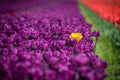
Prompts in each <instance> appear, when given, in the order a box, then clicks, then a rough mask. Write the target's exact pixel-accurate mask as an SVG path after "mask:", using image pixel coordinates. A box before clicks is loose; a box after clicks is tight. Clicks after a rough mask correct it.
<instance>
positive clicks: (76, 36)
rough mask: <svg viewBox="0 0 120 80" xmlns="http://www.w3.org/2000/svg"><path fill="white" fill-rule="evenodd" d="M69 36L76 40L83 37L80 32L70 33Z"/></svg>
mask: <svg viewBox="0 0 120 80" xmlns="http://www.w3.org/2000/svg"><path fill="white" fill-rule="evenodd" d="M69 37H70V38H71V39H76V40H77V41H78V42H79V41H80V40H81V39H82V38H83V36H82V34H81V33H71V35H70V36H69Z"/></svg>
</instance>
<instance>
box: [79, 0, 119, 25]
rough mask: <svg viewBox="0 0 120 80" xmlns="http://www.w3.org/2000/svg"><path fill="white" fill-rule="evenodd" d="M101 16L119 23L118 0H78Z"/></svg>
mask: <svg viewBox="0 0 120 80" xmlns="http://www.w3.org/2000/svg"><path fill="white" fill-rule="evenodd" d="M80 1H82V2H83V3H84V4H86V5H87V6H88V7H89V8H90V9H92V10H93V11H95V12H96V13H97V14H99V16H101V17H102V18H104V19H106V20H108V21H111V22H113V23H117V24H120V0H80Z"/></svg>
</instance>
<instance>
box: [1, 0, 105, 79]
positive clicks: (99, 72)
mask: <svg viewBox="0 0 120 80" xmlns="http://www.w3.org/2000/svg"><path fill="white" fill-rule="evenodd" d="M41 3H42V2H41ZM91 27H92V25H91V24H88V23H87V22H86V21H85V18H84V17H83V15H82V14H81V12H80V9H79V7H78V4H77V0H56V1H54V3H52V4H50V5H44V6H40V5H39V6H37V7H34V8H31V9H28V10H27V9H26V10H20V11H14V12H12V13H11V12H9V13H8V12H7V13H4V14H0V80H103V79H104V78H105V77H106V75H107V74H106V72H105V68H106V67H107V64H106V62H105V61H104V60H101V59H100V58H99V56H97V54H95V53H94V51H95V48H96V45H95V39H98V38H99V35H100V32H99V31H93V32H92V31H91ZM72 33H80V34H81V35H82V36H83V37H82V38H81V39H80V41H77V40H76V38H70V35H71V34H72ZM93 38H95V39H93Z"/></svg>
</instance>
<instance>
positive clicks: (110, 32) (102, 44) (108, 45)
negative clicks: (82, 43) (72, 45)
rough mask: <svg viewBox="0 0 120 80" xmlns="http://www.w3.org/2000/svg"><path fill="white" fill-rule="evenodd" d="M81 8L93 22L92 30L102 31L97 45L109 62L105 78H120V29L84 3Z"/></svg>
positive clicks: (109, 79)
mask: <svg viewBox="0 0 120 80" xmlns="http://www.w3.org/2000/svg"><path fill="white" fill-rule="evenodd" d="M80 9H81V12H82V14H83V15H84V16H85V18H86V21H87V22H88V23H91V24H92V31H94V30H99V31H100V33H101V36H100V37H99V40H98V42H97V45H96V53H97V54H98V55H99V56H100V58H102V59H104V60H106V61H107V63H108V67H107V69H106V72H107V74H108V76H107V77H106V79H105V80H120V50H119V49H120V31H119V30H118V29H116V28H114V25H113V24H112V23H110V22H108V21H106V20H103V19H102V18H100V17H99V16H98V15H97V14H95V13H94V12H93V11H91V10H90V9H89V8H88V7H86V6H85V5H84V4H82V3H80Z"/></svg>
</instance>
